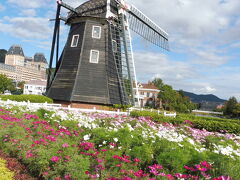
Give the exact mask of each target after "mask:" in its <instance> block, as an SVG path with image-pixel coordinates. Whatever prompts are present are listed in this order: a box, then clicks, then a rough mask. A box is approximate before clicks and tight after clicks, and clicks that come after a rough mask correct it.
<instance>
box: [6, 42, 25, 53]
mask: <svg viewBox="0 0 240 180" xmlns="http://www.w3.org/2000/svg"><path fill="white" fill-rule="evenodd" d="M7 54H8V55H19V56H24V52H23V49H22V47H21V46H20V45H17V44H14V45H12V46H11V47H10V48H9V50H8V52H7Z"/></svg>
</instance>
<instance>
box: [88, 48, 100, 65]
mask: <svg viewBox="0 0 240 180" xmlns="http://www.w3.org/2000/svg"><path fill="white" fill-rule="evenodd" d="M93 52H97V54H98V55H97V62H93V61H92V54H93ZM89 62H90V63H94V64H98V62H99V51H98V50H93V49H92V50H91V51H90V59H89Z"/></svg>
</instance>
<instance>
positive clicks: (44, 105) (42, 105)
mask: <svg viewBox="0 0 240 180" xmlns="http://www.w3.org/2000/svg"><path fill="white" fill-rule="evenodd" d="M0 105H14V106H30V107H34V108H45V109H49V110H60V109H61V110H68V111H75V112H86V113H94V112H98V113H104V114H116V115H129V111H128V112H120V110H117V111H104V110H97V109H96V108H95V107H94V108H93V109H80V108H71V107H70V106H68V107H62V105H61V104H49V103H47V102H45V103H31V102H29V101H28V102H25V101H23V102H17V101H11V100H7V101H2V100H0Z"/></svg>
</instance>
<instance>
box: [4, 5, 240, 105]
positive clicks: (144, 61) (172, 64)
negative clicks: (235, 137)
mask: <svg viewBox="0 0 240 180" xmlns="http://www.w3.org/2000/svg"><path fill="white" fill-rule="evenodd" d="M65 2H67V3H69V4H70V5H72V6H75V7H76V6H78V5H80V4H81V3H82V2H84V1H83V0H65ZM127 2H128V3H129V4H133V5H135V6H136V7H137V8H139V9H140V10H141V11H142V12H144V13H145V14H146V15H147V16H148V17H149V18H151V19H152V20H153V21H154V22H156V23H157V24H158V25H159V26H160V27H162V28H163V29H164V30H165V31H167V32H168V33H169V36H170V48H171V51H170V52H164V51H162V50H161V49H160V48H158V47H155V46H152V45H151V44H149V43H147V42H145V41H144V40H142V39H141V38H139V37H138V36H137V35H135V34H132V35H133V49H134V56H135V64H136V71H137V78H138V80H139V81H140V82H147V81H148V80H151V79H153V78H154V77H160V78H162V79H163V80H164V82H165V83H167V84H170V85H172V86H173V88H174V89H176V90H178V89H183V90H186V91H190V92H194V93H197V94H215V95H217V96H219V97H220V98H224V99H228V98H229V97H230V96H235V97H237V98H238V100H240V85H239V82H240V61H239V60H240V58H239V57H240V11H239V9H240V1H239V0H224V1H223V0H151V1H148V0H128V1H127ZM55 10H56V2H55V0H5V1H0V49H9V47H10V46H11V45H12V44H19V45H21V46H22V47H23V49H24V53H25V55H26V56H33V55H34V54H35V53H36V52H43V53H44V54H45V55H46V57H47V59H49V53H50V47H51V36H52V32H53V22H49V19H51V18H54V16H55ZM64 13H65V12H63V15H64ZM67 33H68V27H67V26H65V25H64V24H62V31H61V34H62V39H61V45H62V46H64V42H65V39H66V35H67Z"/></svg>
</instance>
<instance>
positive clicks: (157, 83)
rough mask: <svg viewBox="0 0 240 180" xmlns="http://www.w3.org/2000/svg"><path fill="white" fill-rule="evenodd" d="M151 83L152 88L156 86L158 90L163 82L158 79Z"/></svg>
mask: <svg viewBox="0 0 240 180" xmlns="http://www.w3.org/2000/svg"><path fill="white" fill-rule="evenodd" d="M152 83H153V84H154V86H156V87H157V88H158V89H161V88H162V87H163V85H164V83H163V80H162V79H160V78H155V79H154V80H153V81H152Z"/></svg>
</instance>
